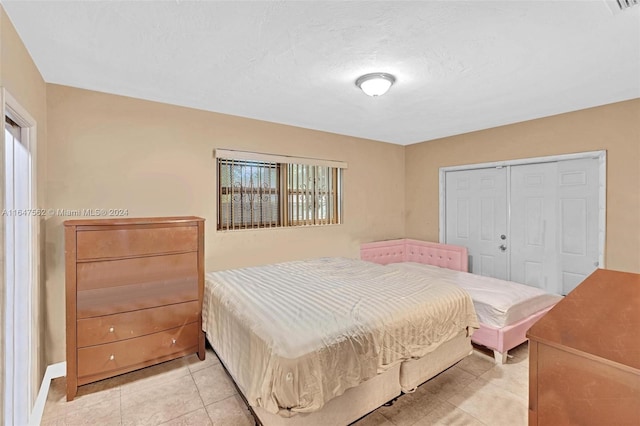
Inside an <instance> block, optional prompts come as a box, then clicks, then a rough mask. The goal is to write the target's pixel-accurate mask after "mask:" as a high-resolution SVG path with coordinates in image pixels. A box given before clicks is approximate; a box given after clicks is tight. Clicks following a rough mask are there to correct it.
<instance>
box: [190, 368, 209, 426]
mask: <svg viewBox="0 0 640 426" xmlns="http://www.w3.org/2000/svg"><path fill="white" fill-rule="evenodd" d="M197 371H200V370H197ZM193 373H194V372H193V371H191V369H189V375H191V380H193V383H194V384H195V385H196V390H197V391H198V397H199V398H200V402H202V408H204V412H205V413H206V415H207V418H208V419H209V421H210V422H211V424H213V419H212V418H211V416H210V415H209V411H208V410H207V406H206V405H205V403H204V399H203V398H202V394H201V393H200V388H199V387H198V382H196V378H195V377H193Z"/></svg>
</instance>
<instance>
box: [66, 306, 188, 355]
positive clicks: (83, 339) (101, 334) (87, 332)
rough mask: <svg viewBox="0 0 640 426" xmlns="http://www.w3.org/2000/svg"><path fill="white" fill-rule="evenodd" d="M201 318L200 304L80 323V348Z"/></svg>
mask: <svg viewBox="0 0 640 426" xmlns="http://www.w3.org/2000/svg"><path fill="white" fill-rule="evenodd" d="M199 318H200V305H199V304H198V301H197V300H196V301H193V302H186V303H178V304H174V305H166V306H159V307H156V308H149V309H141V310H138V311H132V312H124V313H120V314H114V315H104V316H100V317H94V318H85V319H80V320H78V337H77V339H78V348H84V347H86V346H93V345H100V344H103V343H111V342H116V341H118V340H124V339H131V338H134V337H140V336H143V335H146V334H152V333H156V332H158V331H162V330H167V329H171V328H175V327H180V326H183V325H186V324H189V323H192V322H196V321H198V319H199Z"/></svg>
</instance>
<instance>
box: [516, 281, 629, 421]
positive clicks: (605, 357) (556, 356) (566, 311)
mask: <svg viewBox="0 0 640 426" xmlns="http://www.w3.org/2000/svg"><path fill="white" fill-rule="evenodd" d="M527 337H528V338H529V425H541V426H544V425H554V426H555V425H581V426H583V425H598V426H600V425H638V424H640V275H638V274H632V273H626V272H617V271H609V270H604V269H598V270H596V271H595V272H594V273H593V274H591V275H590V276H589V277H588V278H587V279H586V280H585V281H583V282H582V283H581V284H580V285H579V286H578V287H576V288H575V289H574V290H573V291H572V292H571V293H569V294H568V295H567V297H565V298H564V299H563V300H562V301H560V303H558V304H557V305H556V306H555V307H554V308H553V309H551V311H549V313H548V314H546V315H545V316H544V317H542V318H541V319H540V320H539V321H538V322H537V323H536V324H534V325H533V327H531V329H530V330H529V332H528V333H527Z"/></svg>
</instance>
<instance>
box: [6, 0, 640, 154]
mask: <svg viewBox="0 0 640 426" xmlns="http://www.w3.org/2000/svg"><path fill="white" fill-rule="evenodd" d="M2 4H3V6H4V8H5V10H6V12H7V14H8V16H9V17H10V19H11V21H12V22H13V24H14V25H15V27H16V29H17V31H18V33H19V34H20V37H21V38H22V40H23V41H24V43H25V45H26V47H27V49H28V50H29V52H30V53H31V55H32V57H33V59H34V61H35V63H36V65H37V66H38V68H39V70H40V72H41V73H42V76H43V78H44V79H45V81H47V82H49V83H57V84H63V85H68V86H74V87H80V88H86V89H91V90H97V91H101V92H108V93H115V94H120V95H126V96H132V97H137V98H143V99H149V100H154V101H160V102H166V103H171V104H176V105H183V106H189V107H194V108H200V109H204V110H209V111H216V112H221V113H226V114H232V115H238V116H243V117H251V118H256V119H260V120H266V121H272V122H277V123H285V124H290V125H295V126H300V127H305V128H311V129H318V130H324V131H328V132H334V133H340V134H345V135H352V136H358V137H363V138H369V139H374V140H379V141H385V142H391V143H397V144H403V145H405V144H411V143H415V142H421V141H425V140H430V139H435V138H439V137H444V136H450V135H455V134H460V133H465V132H469V131H473V130H479V129H485V128H490V127H495V126H499V125H504V124H508V123H514V122H518V121H524V120H529V119H533V118H539V117H544V116H548V115H553V114H558V113H563V112H568V111H574V110H578V109H583V108H588V107H592V106H597V105H604V104H608V103H612V102H617V101H622V100H627V99H632V98H638V97H640V7H633V8H631V9H628V10H626V11H624V12H617V13H612V9H610V8H609V7H608V6H607V4H606V3H605V0H591V1H590V0H582V1H580V0H577V1H559V0H553V1H518V0H509V1H480V0H475V1H413V2H400V1H387V2H385V1H376V2H374V1H366V2H365V1H353V2H351V1H349V2H341V1H333V2H327V1H322V2H306V1H305V2H299V1H297V2H289V1H286V2H275V1H259V2H240V1H235V2H231V1H228V2H221V1H206V2H188V1H171V2H169V1H152V2H112V1H101V2H95V1H83V2H70V1H66V2H59V1H43V2H38V1H2ZM369 72H388V73H392V74H394V75H395V76H396V78H397V82H396V84H395V85H394V86H393V87H392V88H391V90H390V91H389V92H388V93H387V94H386V95H384V96H383V97H380V98H371V97H368V96H366V95H364V94H363V93H362V92H361V91H360V90H359V89H358V88H357V87H356V86H355V84H354V82H355V80H356V78H357V77H358V76H360V75H362V74H365V73H369Z"/></svg>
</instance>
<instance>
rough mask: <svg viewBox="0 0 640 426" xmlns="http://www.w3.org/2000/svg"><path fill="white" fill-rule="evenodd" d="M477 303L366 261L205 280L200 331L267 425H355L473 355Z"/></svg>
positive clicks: (303, 264)
mask: <svg viewBox="0 0 640 426" xmlns="http://www.w3.org/2000/svg"><path fill="white" fill-rule="evenodd" d="M478 326H479V325H478V323H477V317H476V314H475V311H474V308H473V302H472V300H471V298H470V297H469V295H468V294H467V293H466V292H464V291H463V290H461V289H460V288H458V287H456V286H455V285H451V284H448V283H438V282H433V281H432V280H428V279H425V278H424V277H421V276H420V275H419V274H415V273H413V272H407V271H403V270H400V269H394V268H389V267H386V266H383V265H378V264H374V263H371V262H364V261H361V260H358V259H346V258H321V259H311V260H307V261H293V262H285V263H279V264H273V265H265V266H259V267H250V268H242V269H236V270H229V271H218V272H211V273H208V274H206V275H205V295H204V305H203V329H204V331H205V332H206V336H207V339H208V341H209V343H210V344H211V345H212V347H213V349H214V350H215V351H216V353H217V355H218V356H219V357H220V359H221V361H222V363H223V365H224V366H225V368H226V369H227V371H228V372H229V374H230V375H231V377H232V378H233V380H234V382H235V383H236V386H237V387H238V389H239V390H240V392H241V393H242V395H243V396H244V398H245V400H246V402H247V403H248V405H249V407H250V408H251V409H252V411H253V412H254V415H255V416H256V417H257V418H258V419H259V421H260V422H261V423H262V424H264V425H268V426H272V425H283V426H285V425H286V426H291V425H305V426H307V425H310V426H313V425H327V424H332V425H341V424H344V425H346V424H349V423H351V422H353V421H355V420H357V419H358V418H360V417H362V416H363V415H366V414H367V413H369V412H370V411H373V410H375V409H376V408H377V407H379V406H380V405H382V404H384V403H386V402H388V401H389V400H392V399H393V398H395V397H397V396H399V395H400V394H401V393H402V392H411V391H413V390H414V389H415V388H416V387H417V386H418V385H419V384H421V383H422V382H424V381H426V380H428V379H430V378H431V377H433V376H435V375H437V374H438V373H440V372H441V371H443V370H445V369H446V368H448V367H450V366H451V365H453V364H455V363H456V362H458V361H459V360H461V359H462V358H464V357H466V356H467V355H469V354H470V353H471V351H472V347H471V342H470V336H471V334H472V333H473V331H474V330H475V329H477V327H478Z"/></svg>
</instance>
